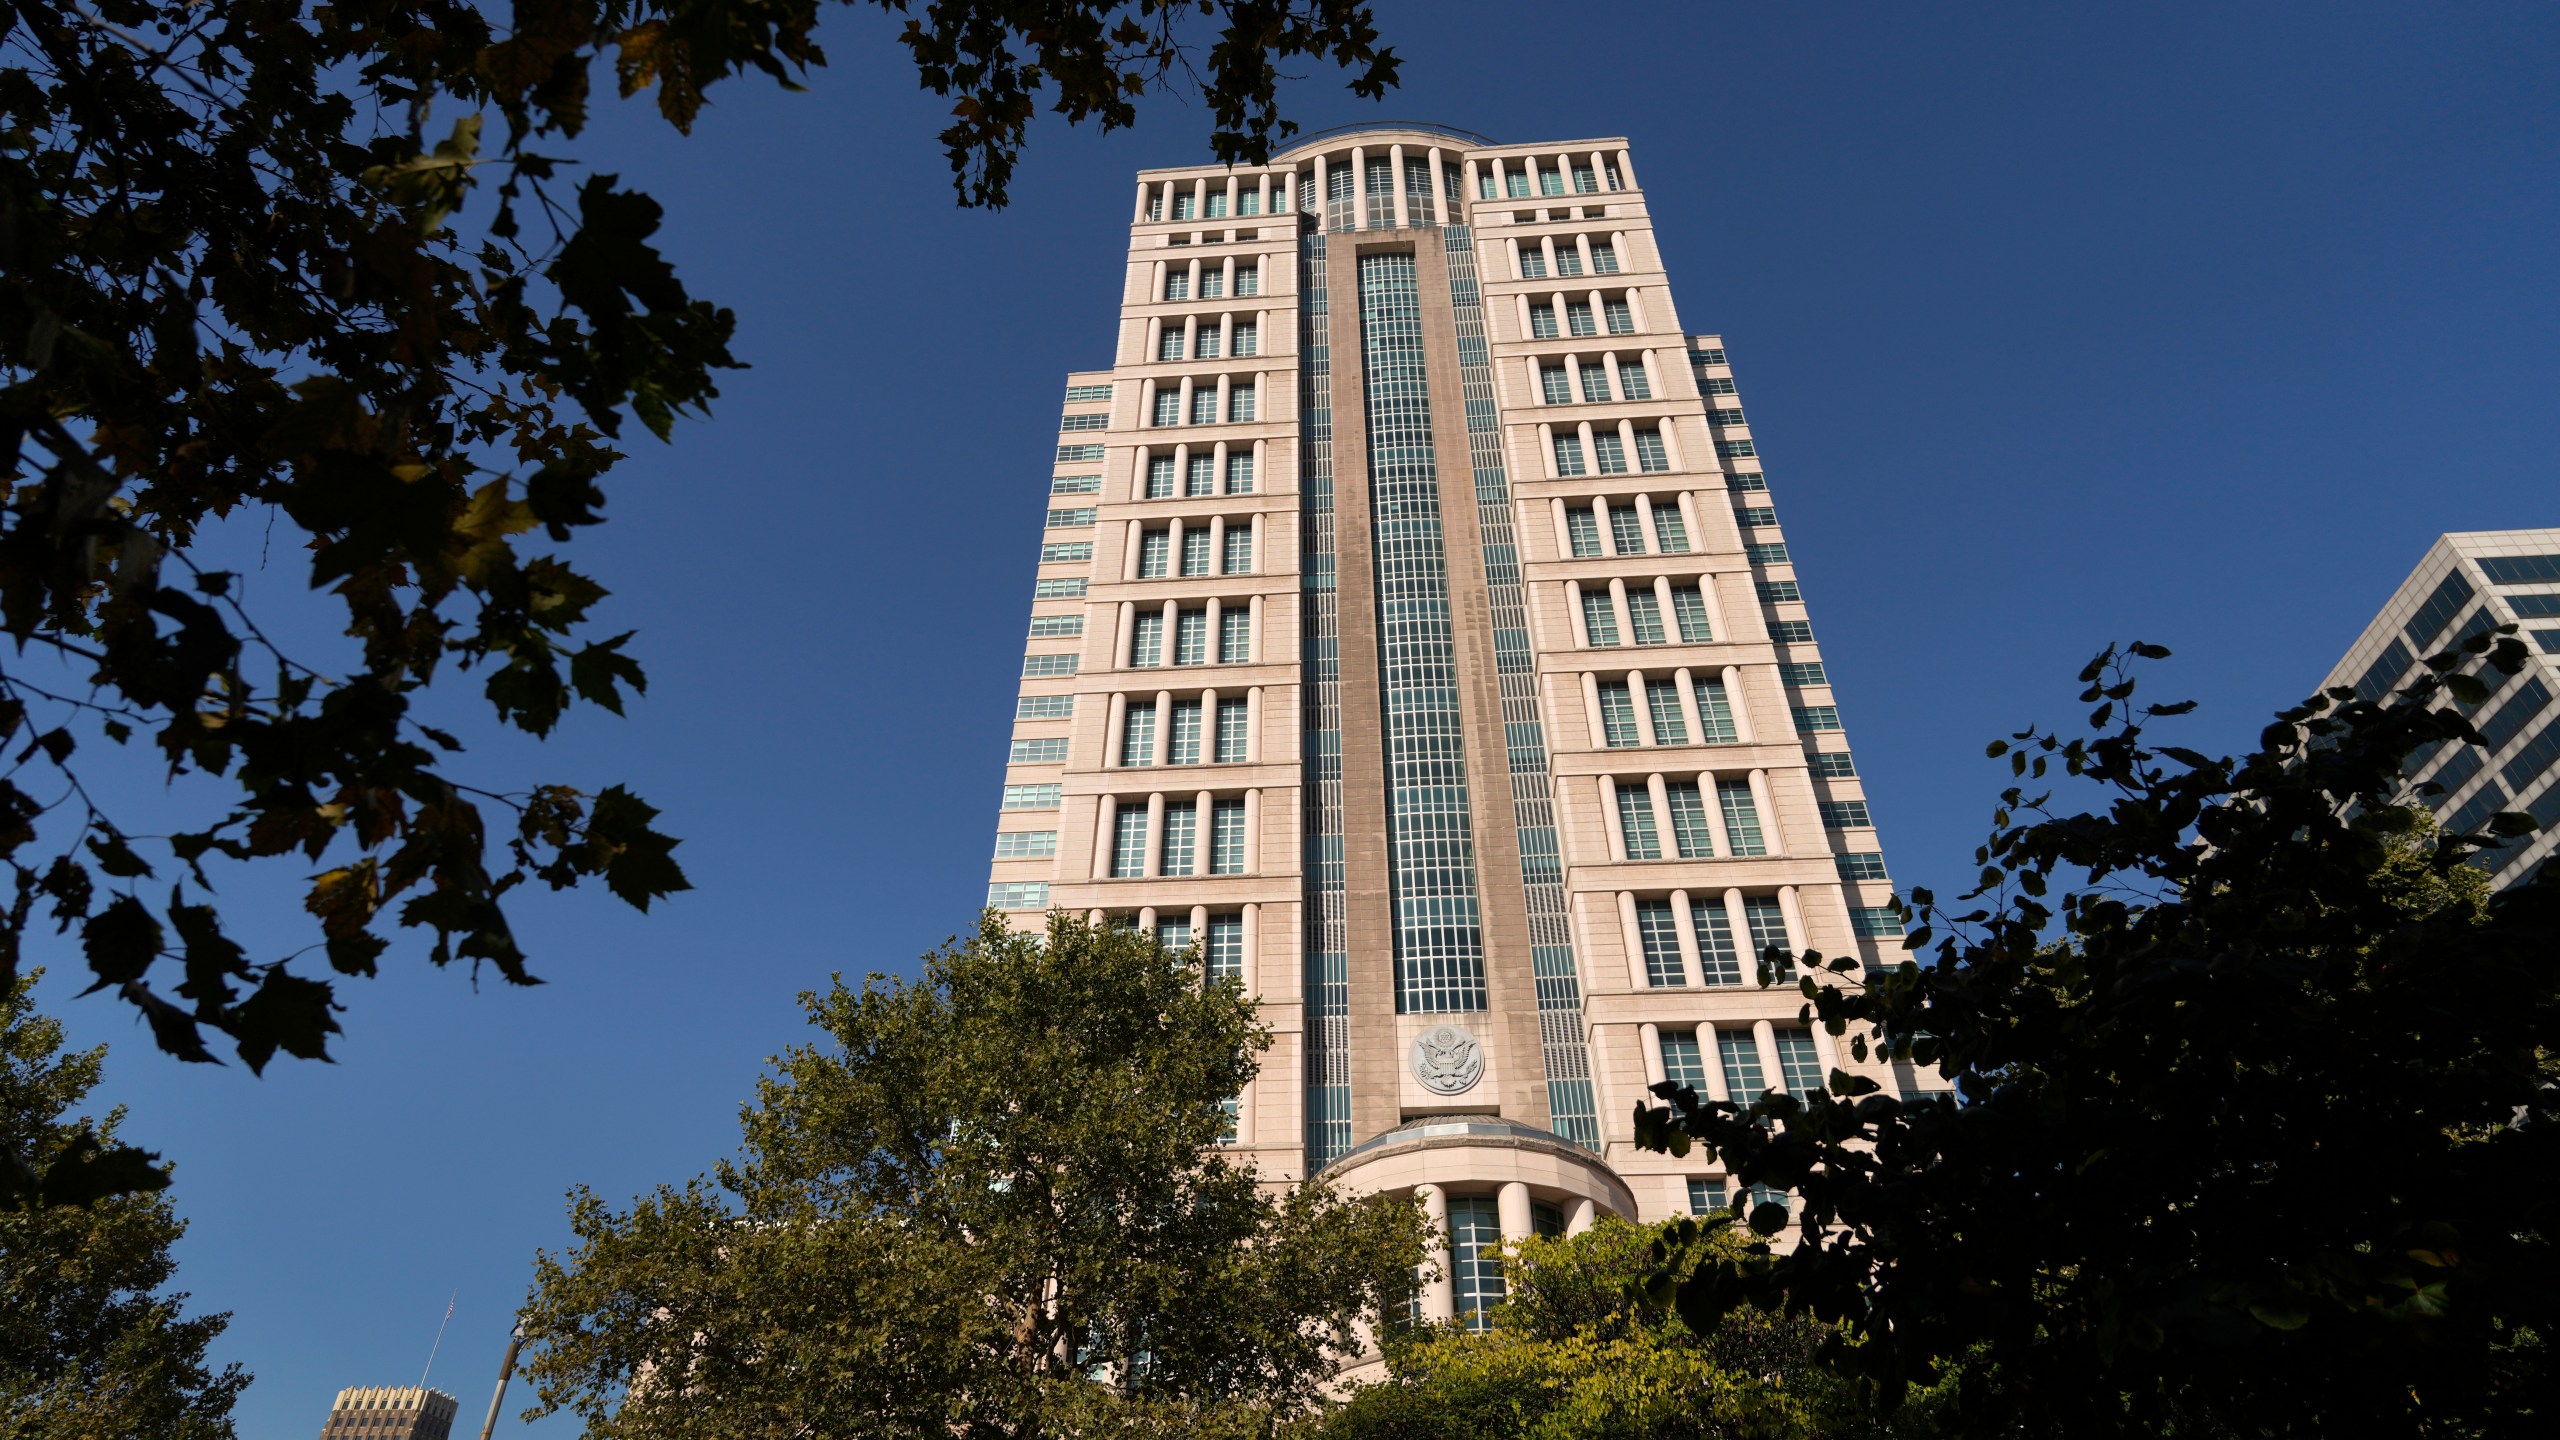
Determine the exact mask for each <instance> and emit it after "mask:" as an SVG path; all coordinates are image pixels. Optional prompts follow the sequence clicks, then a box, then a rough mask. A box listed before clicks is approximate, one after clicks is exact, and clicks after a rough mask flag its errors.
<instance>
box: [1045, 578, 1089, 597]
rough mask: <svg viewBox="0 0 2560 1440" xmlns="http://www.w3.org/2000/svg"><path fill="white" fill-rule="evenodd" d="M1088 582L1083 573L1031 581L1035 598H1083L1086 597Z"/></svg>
mask: <svg viewBox="0 0 2560 1440" xmlns="http://www.w3.org/2000/svg"><path fill="white" fill-rule="evenodd" d="M1086 583H1087V582H1086V580H1085V578H1084V577H1083V576H1081V575H1071V576H1067V577H1065V578H1062V579H1056V580H1034V581H1032V582H1031V598H1032V599H1034V600H1081V599H1083V598H1084V587H1085V585H1086Z"/></svg>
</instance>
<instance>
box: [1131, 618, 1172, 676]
mask: <svg viewBox="0 0 2560 1440" xmlns="http://www.w3.org/2000/svg"><path fill="white" fill-rule="evenodd" d="M1135 618H1136V622H1137V623H1136V624H1134V625H1132V626H1130V627H1129V663H1130V664H1131V665H1132V666H1135V667H1138V668H1142V669H1143V668H1145V667H1148V666H1152V665H1162V664H1163V663H1164V612H1163V611H1161V610H1141V611H1139V612H1138V614H1137V616H1136V617H1135Z"/></svg>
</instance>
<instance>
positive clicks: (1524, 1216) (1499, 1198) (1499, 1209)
mask: <svg viewBox="0 0 2560 1440" xmlns="http://www.w3.org/2000/svg"><path fill="white" fill-rule="evenodd" d="M1493 1204H1494V1211H1495V1213H1496V1214H1498V1215H1499V1216H1500V1217H1501V1219H1502V1238H1503V1239H1504V1240H1505V1241H1507V1242H1510V1243H1512V1244H1517V1243H1519V1242H1520V1241H1523V1240H1526V1239H1528V1238H1529V1237H1530V1236H1532V1235H1534V1234H1536V1233H1537V1230H1536V1223H1537V1222H1536V1221H1534V1220H1532V1219H1531V1218H1530V1211H1529V1187H1528V1186H1526V1185H1523V1184H1521V1183H1520V1182H1519V1181H1517V1180H1514V1181H1512V1182H1510V1183H1509V1184H1507V1185H1505V1186H1503V1187H1502V1189H1501V1190H1500V1191H1498V1192H1497V1193H1496V1195H1495V1198H1494V1202H1493Z"/></svg>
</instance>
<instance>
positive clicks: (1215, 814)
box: [1209, 798, 1244, 875]
mask: <svg viewBox="0 0 2560 1440" xmlns="http://www.w3.org/2000/svg"><path fill="white" fill-rule="evenodd" d="M1209 818H1210V825H1209V873H1210V874H1212V875H1241V874H1243V873H1244V801H1243V800H1242V799H1241V798H1238V799H1234V800H1220V801H1218V802H1217V803H1216V804H1214V805H1212V806H1210V807H1209Z"/></svg>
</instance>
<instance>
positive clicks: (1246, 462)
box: [1227, 451, 1253, 495]
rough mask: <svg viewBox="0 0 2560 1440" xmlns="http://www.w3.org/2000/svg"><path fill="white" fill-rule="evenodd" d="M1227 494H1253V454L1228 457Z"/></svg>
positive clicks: (1248, 452)
mask: <svg viewBox="0 0 2560 1440" xmlns="http://www.w3.org/2000/svg"><path fill="white" fill-rule="evenodd" d="M1227 493H1228V494H1230V495H1250V494H1252V493H1253V452H1251V451H1246V452H1245V453H1243V454H1241V455H1235V454H1231V455H1229V456H1228V457H1227Z"/></svg>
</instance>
